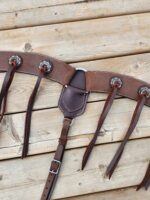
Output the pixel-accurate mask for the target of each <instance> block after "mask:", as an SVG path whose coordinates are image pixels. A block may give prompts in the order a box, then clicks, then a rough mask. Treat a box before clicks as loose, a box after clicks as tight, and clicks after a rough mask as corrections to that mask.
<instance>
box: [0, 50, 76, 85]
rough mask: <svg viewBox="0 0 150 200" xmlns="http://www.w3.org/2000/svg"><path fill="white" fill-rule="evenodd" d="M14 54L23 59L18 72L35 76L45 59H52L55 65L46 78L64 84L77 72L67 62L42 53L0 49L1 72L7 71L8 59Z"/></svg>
mask: <svg viewBox="0 0 150 200" xmlns="http://www.w3.org/2000/svg"><path fill="white" fill-rule="evenodd" d="M12 55H18V56H20V57H21V58H22V60H23V63H22V66H21V67H20V68H18V69H17V70H16V71H17V72H19V73H25V74H31V75H35V76H38V74H39V64H40V62H41V61H43V60H46V61H50V62H51V63H52V65H53V71H52V73H50V74H48V75H47V76H46V77H45V78H47V79H50V80H53V81H56V82H58V83H60V84H62V85H66V84H68V83H69V82H70V79H71V78H72V76H73V74H74V72H75V69H74V68H73V67H71V66H70V65H68V64H66V63H65V62H62V61H60V60H57V59H54V58H52V57H49V56H45V55H42V54H37V53H23V52H13V51H10V52H7V51H6V52H5V51H0V58H1V59H0V71H1V72H5V71H7V70H8V68H9V64H8V60H9V58H10V57H11V56H12Z"/></svg>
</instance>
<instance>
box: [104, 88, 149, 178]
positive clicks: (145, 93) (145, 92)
mask: <svg viewBox="0 0 150 200" xmlns="http://www.w3.org/2000/svg"><path fill="white" fill-rule="evenodd" d="M139 97H140V98H139V101H138V103H137V106H136V108H135V111H134V114H133V117H132V120H131V123H130V126H129V128H128V131H127V133H126V135H125V138H124V140H123V142H122V143H121V145H120V146H119V148H118V150H117V152H116V154H115V156H114V157H113V159H112V161H111V162H110V164H109V166H108V168H107V171H106V175H107V176H109V178H111V176H112V174H113V172H114V170H115V168H116V166H117V164H118V162H119V160H120V158H121V155H122V153H123V150H124V147H125V145H126V143H127V141H128V139H129V137H130V136H131V134H132V132H133V131H134V128H135V127H136V124H137V123H138V120H139V117H140V114H141V112H142V109H143V106H144V104H145V103H146V101H147V100H148V99H149V98H150V89H149V88H148V87H141V88H140V90H139Z"/></svg>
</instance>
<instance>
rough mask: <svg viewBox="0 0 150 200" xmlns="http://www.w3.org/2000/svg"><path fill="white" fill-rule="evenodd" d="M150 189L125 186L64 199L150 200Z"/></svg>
mask: <svg viewBox="0 0 150 200" xmlns="http://www.w3.org/2000/svg"><path fill="white" fill-rule="evenodd" d="M149 197H150V190H148V191H145V190H140V191H138V192H137V191H136V188H125V189H119V190H115V191H107V192H102V193H95V194H87V195H84V196H80V197H79V196H78V197H70V198H65V199H62V200H98V199H99V200H112V199H115V200H133V199H136V200H141V199H144V200H149Z"/></svg>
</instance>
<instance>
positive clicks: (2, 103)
mask: <svg viewBox="0 0 150 200" xmlns="http://www.w3.org/2000/svg"><path fill="white" fill-rule="evenodd" d="M21 64H22V58H21V57H19V56H16V55H14V56H11V57H10V58H9V67H8V71H7V72H6V75H5V78H4V81H3V84H2V89H1V93H0V111H1V114H0V122H1V121H2V119H3V116H4V113H5V109H6V103H7V95H8V90H9V87H10V85H11V83H12V81H13V77H14V74H15V71H16V70H17V68H18V67H20V66H21Z"/></svg>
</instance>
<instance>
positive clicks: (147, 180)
mask: <svg viewBox="0 0 150 200" xmlns="http://www.w3.org/2000/svg"><path fill="white" fill-rule="evenodd" d="M149 186H150V162H149V165H148V168H147V171H146V174H145V176H144V178H143V180H142V182H141V183H140V185H138V187H137V189H136V190H139V189H141V188H142V187H145V190H147V189H148V187H149Z"/></svg>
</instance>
